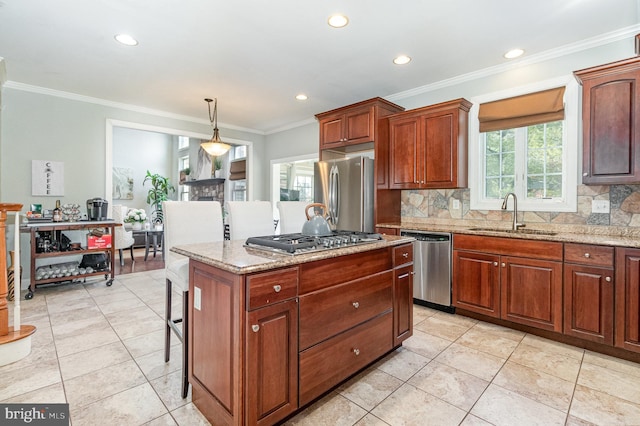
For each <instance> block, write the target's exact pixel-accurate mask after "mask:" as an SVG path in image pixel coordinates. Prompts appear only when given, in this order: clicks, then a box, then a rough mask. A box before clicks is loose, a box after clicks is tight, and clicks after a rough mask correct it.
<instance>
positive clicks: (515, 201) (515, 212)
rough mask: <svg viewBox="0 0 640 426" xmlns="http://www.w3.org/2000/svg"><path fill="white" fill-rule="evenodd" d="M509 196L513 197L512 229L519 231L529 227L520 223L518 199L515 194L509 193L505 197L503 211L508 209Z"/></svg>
mask: <svg viewBox="0 0 640 426" xmlns="http://www.w3.org/2000/svg"><path fill="white" fill-rule="evenodd" d="M509 195H513V225H512V228H511V229H513V230H514V231H517V230H518V228H523V227H525V226H527V225H525V224H524V223H518V197H516V194H514V193H513V192H510V193H508V194H507V195H505V197H504V201H503V202H502V207H501V208H502V210H506V209H507V200H508V199H509Z"/></svg>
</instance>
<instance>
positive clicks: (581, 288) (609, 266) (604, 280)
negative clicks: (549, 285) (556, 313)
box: [563, 244, 614, 345]
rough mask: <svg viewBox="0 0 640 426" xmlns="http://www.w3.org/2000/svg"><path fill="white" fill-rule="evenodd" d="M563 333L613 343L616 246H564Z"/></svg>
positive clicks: (598, 341)
mask: <svg viewBox="0 0 640 426" xmlns="http://www.w3.org/2000/svg"><path fill="white" fill-rule="evenodd" d="M564 253H565V265H564V329H563V331H564V334H566V335H569V336H574V337H579V338H581V339H585V340H589V341H592V342H597V343H603V344H607V345H612V344H613V276H614V275H613V272H614V271H613V261H614V249H613V247H602V246H593V245H586V244H565V246H564Z"/></svg>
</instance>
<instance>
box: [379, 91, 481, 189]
mask: <svg viewBox="0 0 640 426" xmlns="http://www.w3.org/2000/svg"><path fill="white" fill-rule="evenodd" d="M470 108H471V103H470V102H469V101H467V100H466V99H456V100H454V101H449V102H444V103H440V104H436V105H432V106H427V107H423V108H418V109H413V110H410V111H406V112H403V113H399V114H395V115H393V116H390V117H388V121H389V159H390V160H389V188H391V189H416V188H425V189H428V188H463V187H466V186H467V150H468V148H467V139H468V113H469V109H470Z"/></svg>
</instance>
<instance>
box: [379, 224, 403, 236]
mask: <svg viewBox="0 0 640 426" xmlns="http://www.w3.org/2000/svg"><path fill="white" fill-rule="evenodd" d="M376 232H377V233H378V234H382V235H400V230H399V229H397V228H387V227H384V226H376Z"/></svg>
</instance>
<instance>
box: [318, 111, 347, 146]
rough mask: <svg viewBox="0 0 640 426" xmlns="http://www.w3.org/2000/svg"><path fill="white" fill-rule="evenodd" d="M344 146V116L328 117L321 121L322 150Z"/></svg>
mask: <svg viewBox="0 0 640 426" xmlns="http://www.w3.org/2000/svg"><path fill="white" fill-rule="evenodd" d="M343 144H344V114H338V115H335V116H331V117H326V118H324V119H323V120H321V121H320V149H324V148H331V147H335V146H340V145H343Z"/></svg>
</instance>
